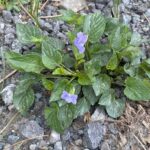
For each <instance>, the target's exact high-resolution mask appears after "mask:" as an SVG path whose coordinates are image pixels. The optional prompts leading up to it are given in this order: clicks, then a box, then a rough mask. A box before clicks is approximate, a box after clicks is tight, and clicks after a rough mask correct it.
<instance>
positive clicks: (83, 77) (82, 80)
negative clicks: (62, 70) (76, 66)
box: [77, 72, 91, 85]
mask: <svg viewBox="0 0 150 150" xmlns="http://www.w3.org/2000/svg"><path fill="white" fill-rule="evenodd" d="M77 76H78V82H79V84H80V85H91V80H90V78H89V77H88V76H87V74H86V73H84V72H79V73H77Z"/></svg>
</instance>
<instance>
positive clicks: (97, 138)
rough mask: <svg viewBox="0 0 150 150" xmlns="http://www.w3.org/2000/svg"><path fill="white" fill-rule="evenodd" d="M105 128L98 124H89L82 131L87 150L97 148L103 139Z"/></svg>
mask: <svg viewBox="0 0 150 150" xmlns="http://www.w3.org/2000/svg"><path fill="white" fill-rule="evenodd" d="M104 132H105V126H104V125H103V124H102V123H99V122H91V123H89V124H88V125H87V126H86V128H85V131H84V134H85V137H84V140H85V143H86V145H87V147H88V148H91V149H95V148H97V147H98V146H99V145H100V143H101V141H102V140H103V138H104Z"/></svg>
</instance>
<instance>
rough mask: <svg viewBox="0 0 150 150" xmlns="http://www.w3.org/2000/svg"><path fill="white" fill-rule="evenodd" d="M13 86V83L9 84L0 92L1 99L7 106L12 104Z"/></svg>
mask: <svg viewBox="0 0 150 150" xmlns="http://www.w3.org/2000/svg"><path fill="white" fill-rule="evenodd" d="M15 87H16V86H15V85H14V84H9V85H8V86H6V87H5V88H4V89H3V90H2V92H1V94H2V99H3V101H4V103H5V104H6V105H7V106H8V105H10V104H12V101H13V92H14V89H15Z"/></svg>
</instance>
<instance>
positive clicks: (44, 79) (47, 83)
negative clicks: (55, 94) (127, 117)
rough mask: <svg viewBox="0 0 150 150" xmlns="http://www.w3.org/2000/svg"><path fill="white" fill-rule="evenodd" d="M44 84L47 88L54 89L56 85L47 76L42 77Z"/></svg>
mask: <svg viewBox="0 0 150 150" xmlns="http://www.w3.org/2000/svg"><path fill="white" fill-rule="evenodd" d="M42 84H43V86H44V87H45V88H46V89H47V90H50V91H51V90H52V89H53V87H54V82H53V81H50V80H48V79H46V78H42Z"/></svg>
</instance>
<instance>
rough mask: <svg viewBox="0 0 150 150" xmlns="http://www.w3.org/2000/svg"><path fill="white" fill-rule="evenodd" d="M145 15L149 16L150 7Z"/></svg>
mask: <svg viewBox="0 0 150 150" xmlns="http://www.w3.org/2000/svg"><path fill="white" fill-rule="evenodd" d="M145 15H146V16H147V17H150V9H147V11H146V13H145Z"/></svg>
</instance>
